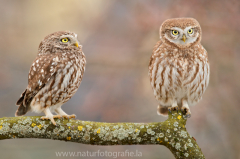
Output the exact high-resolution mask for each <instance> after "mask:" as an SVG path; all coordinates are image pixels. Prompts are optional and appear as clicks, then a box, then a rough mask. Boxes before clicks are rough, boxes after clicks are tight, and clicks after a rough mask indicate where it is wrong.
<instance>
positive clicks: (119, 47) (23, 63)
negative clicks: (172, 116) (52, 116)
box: [0, 0, 240, 159]
mask: <svg viewBox="0 0 240 159" xmlns="http://www.w3.org/2000/svg"><path fill="white" fill-rule="evenodd" d="M175 17H193V18H196V19H197V20H198V21H199V23H200V24H201V27H202V31H203V37H202V45H203V46H204V47H205V48H206V50H207V51H208V53H209V61H210V64H211V76H210V84H209V87H208V89H207V91H206V93H205V94H204V97H203V100H202V101H201V102H200V103H198V104H197V105H196V106H195V107H191V112H192V117H191V118H190V119H189V120H188V121H187V129H188V132H189V133H190V134H191V135H192V136H194V137H195V138H196V140H197V142H198V144H199V146H200V147H201V149H202V151H203V153H204V155H205V157H206V158H207V159H216V158H217V159H226V158H227V159H240V151H239V150H240V137H239V134H240V124H239V123H240V118H239V111H240V106H239V103H240V82H239V80H240V71H239V68H240V44H239V41H240V34H239V32H240V1H238V0H228V1H226V0H211V1H210V0H201V1H194V0H168V1H166V0H121V1H120V0H65V1H60V0H48V1H47V0H43V1H31V0H21V1H18V0H0V117H5V116H7V117H12V116H14V113H15V111H16V109H17V107H16V106H15V102H16V101H17V100H18V98H19V95H20V94H21V93H22V91H23V90H24V89H25V88H26V86H27V77H28V71H29V68H30V66H31V64H32V61H33V60H34V59H35V57H36V54H37V49H38V45H39V43H40V41H41V40H42V39H43V38H44V37H45V36H46V35H48V34H50V33H52V32H55V31H59V30H70V31H73V32H75V33H77V34H78V39H79V41H80V43H81V44H82V45H83V51H84V53H85V55H86V58H87V65H86V72H85V74H84V77H83V81H82V83H81V86H80V89H79V90H78V91H77V93H76V94H75V96H74V97H73V98H72V99H71V100H70V101H69V102H68V103H67V104H65V105H64V106H63V109H64V110H65V111H66V112H67V113H68V114H72V113H75V114H76V115H77V118H78V119H81V120H89V121H99V122H158V121H164V120H166V118H165V117H161V116H158V115H157V113H156V110H157V101H156V100H155V98H154V96H153V91H152V89H151V86H150V82H149V78H148V62H149V59H150V56H151V53H152V49H153V46H154V45H155V43H156V42H157V41H158V39H159V33H158V30H159V26H160V25H161V23H162V22H163V21H164V20H166V19H168V18H175ZM27 115H36V114H33V113H28V114H27ZM87 150H88V151H98V150H101V151H105V150H107V151H110V152H114V151H125V150H129V151H136V150H138V151H141V152H142V154H143V157H142V158H146V159H147V158H151V159H154V158H162V159H172V158H174V157H173V155H172V154H171V152H170V151H169V150H168V149H167V148H165V147H164V146H150V145H147V146H136V145H135V146H90V145H83V144H78V143H71V142H63V141H53V140H44V139H16V140H4V141H0V156H1V157H0V158H4V159H8V158H9V159H10V158H25V159H32V158H35V159H40V158H41V159H42V158H57V157H56V155H55V152H57V151H75V152H78V151H87ZM65 158H67V157H65ZM79 158H81V157H79ZM99 158H100V157H99ZM104 158H105V157H104ZM126 158H127V157H126Z"/></svg>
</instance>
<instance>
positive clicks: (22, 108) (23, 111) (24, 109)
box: [15, 89, 30, 116]
mask: <svg viewBox="0 0 240 159" xmlns="http://www.w3.org/2000/svg"><path fill="white" fill-rule="evenodd" d="M26 91H27V89H26V90H25V91H24V92H23V93H22V95H21V97H20V98H19V99H18V101H17V103H16V105H17V106H19V107H18V109H17V111H16V113H15V116H23V115H25V114H26V113H27V112H28V111H29V110H30V104H26V105H25V102H24V98H25V97H26V96H25V95H26Z"/></svg>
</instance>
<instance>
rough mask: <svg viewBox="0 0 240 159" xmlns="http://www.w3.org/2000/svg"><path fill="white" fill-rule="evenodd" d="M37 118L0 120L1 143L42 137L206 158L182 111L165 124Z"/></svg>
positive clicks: (169, 117)
mask: <svg viewBox="0 0 240 159" xmlns="http://www.w3.org/2000/svg"><path fill="white" fill-rule="evenodd" d="M55 121H56V123H57V126H54V125H53V124H52V123H51V121H49V120H41V119H40V117H39V116H31V117H29V116H25V117H4V118H0V140H3V139H16V138H44V139H53V140H64V141H71V142H78V143H83V144H91V145H164V146H166V147H167V148H168V149H169V150H170V151H171V152H172V153H173V155H174V156H175V157H176V158H198V159H201V158H205V157H204V155H203V154H202V151H201V149H200V148H199V146H198V145H197V143H196V141H195V139H194V138H193V137H192V136H191V135H189V134H188V132H187V130H186V127H185V125H186V121H187V120H186V119H185V118H184V115H182V112H177V111H173V112H172V113H169V114H168V119H167V120H166V121H164V122H155V123H104V122H92V121H81V120H74V119H70V120H69V121H68V120H66V119H55Z"/></svg>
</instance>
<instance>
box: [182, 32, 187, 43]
mask: <svg viewBox="0 0 240 159" xmlns="http://www.w3.org/2000/svg"><path fill="white" fill-rule="evenodd" d="M186 39H187V38H186V35H185V34H183V36H182V41H184V42H185V41H186Z"/></svg>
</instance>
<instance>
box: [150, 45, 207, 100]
mask: <svg viewBox="0 0 240 159" xmlns="http://www.w3.org/2000/svg"><path fill="white" fill-rule="evenodd" d="M209 71H210V70H209V63H208V57H207V52H206V50H205V49H204V48H203V47H202V45H201V44H200V43H199V44H196V45H194V46H192V47H189V48H187V49H177V48H176V47H174V46H169V45H166V44H164V43H163V44H162V43H161V42H158V43H157V44H156V46H155V48H154V50H153V53H152V57H151V60H150V64H149V76H150V81H151V85H152V87H153V90H154V94H155V96H156V98H157V99H159V100H160V99H167V98H169V97H177V96H183V97H184V96H187V97H191V99H192V101H198V100H199V99H200V98H201V96H202V94H203V93H204V91H205V89H206V87H207V85H208V81H209Z"/></svg>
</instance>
